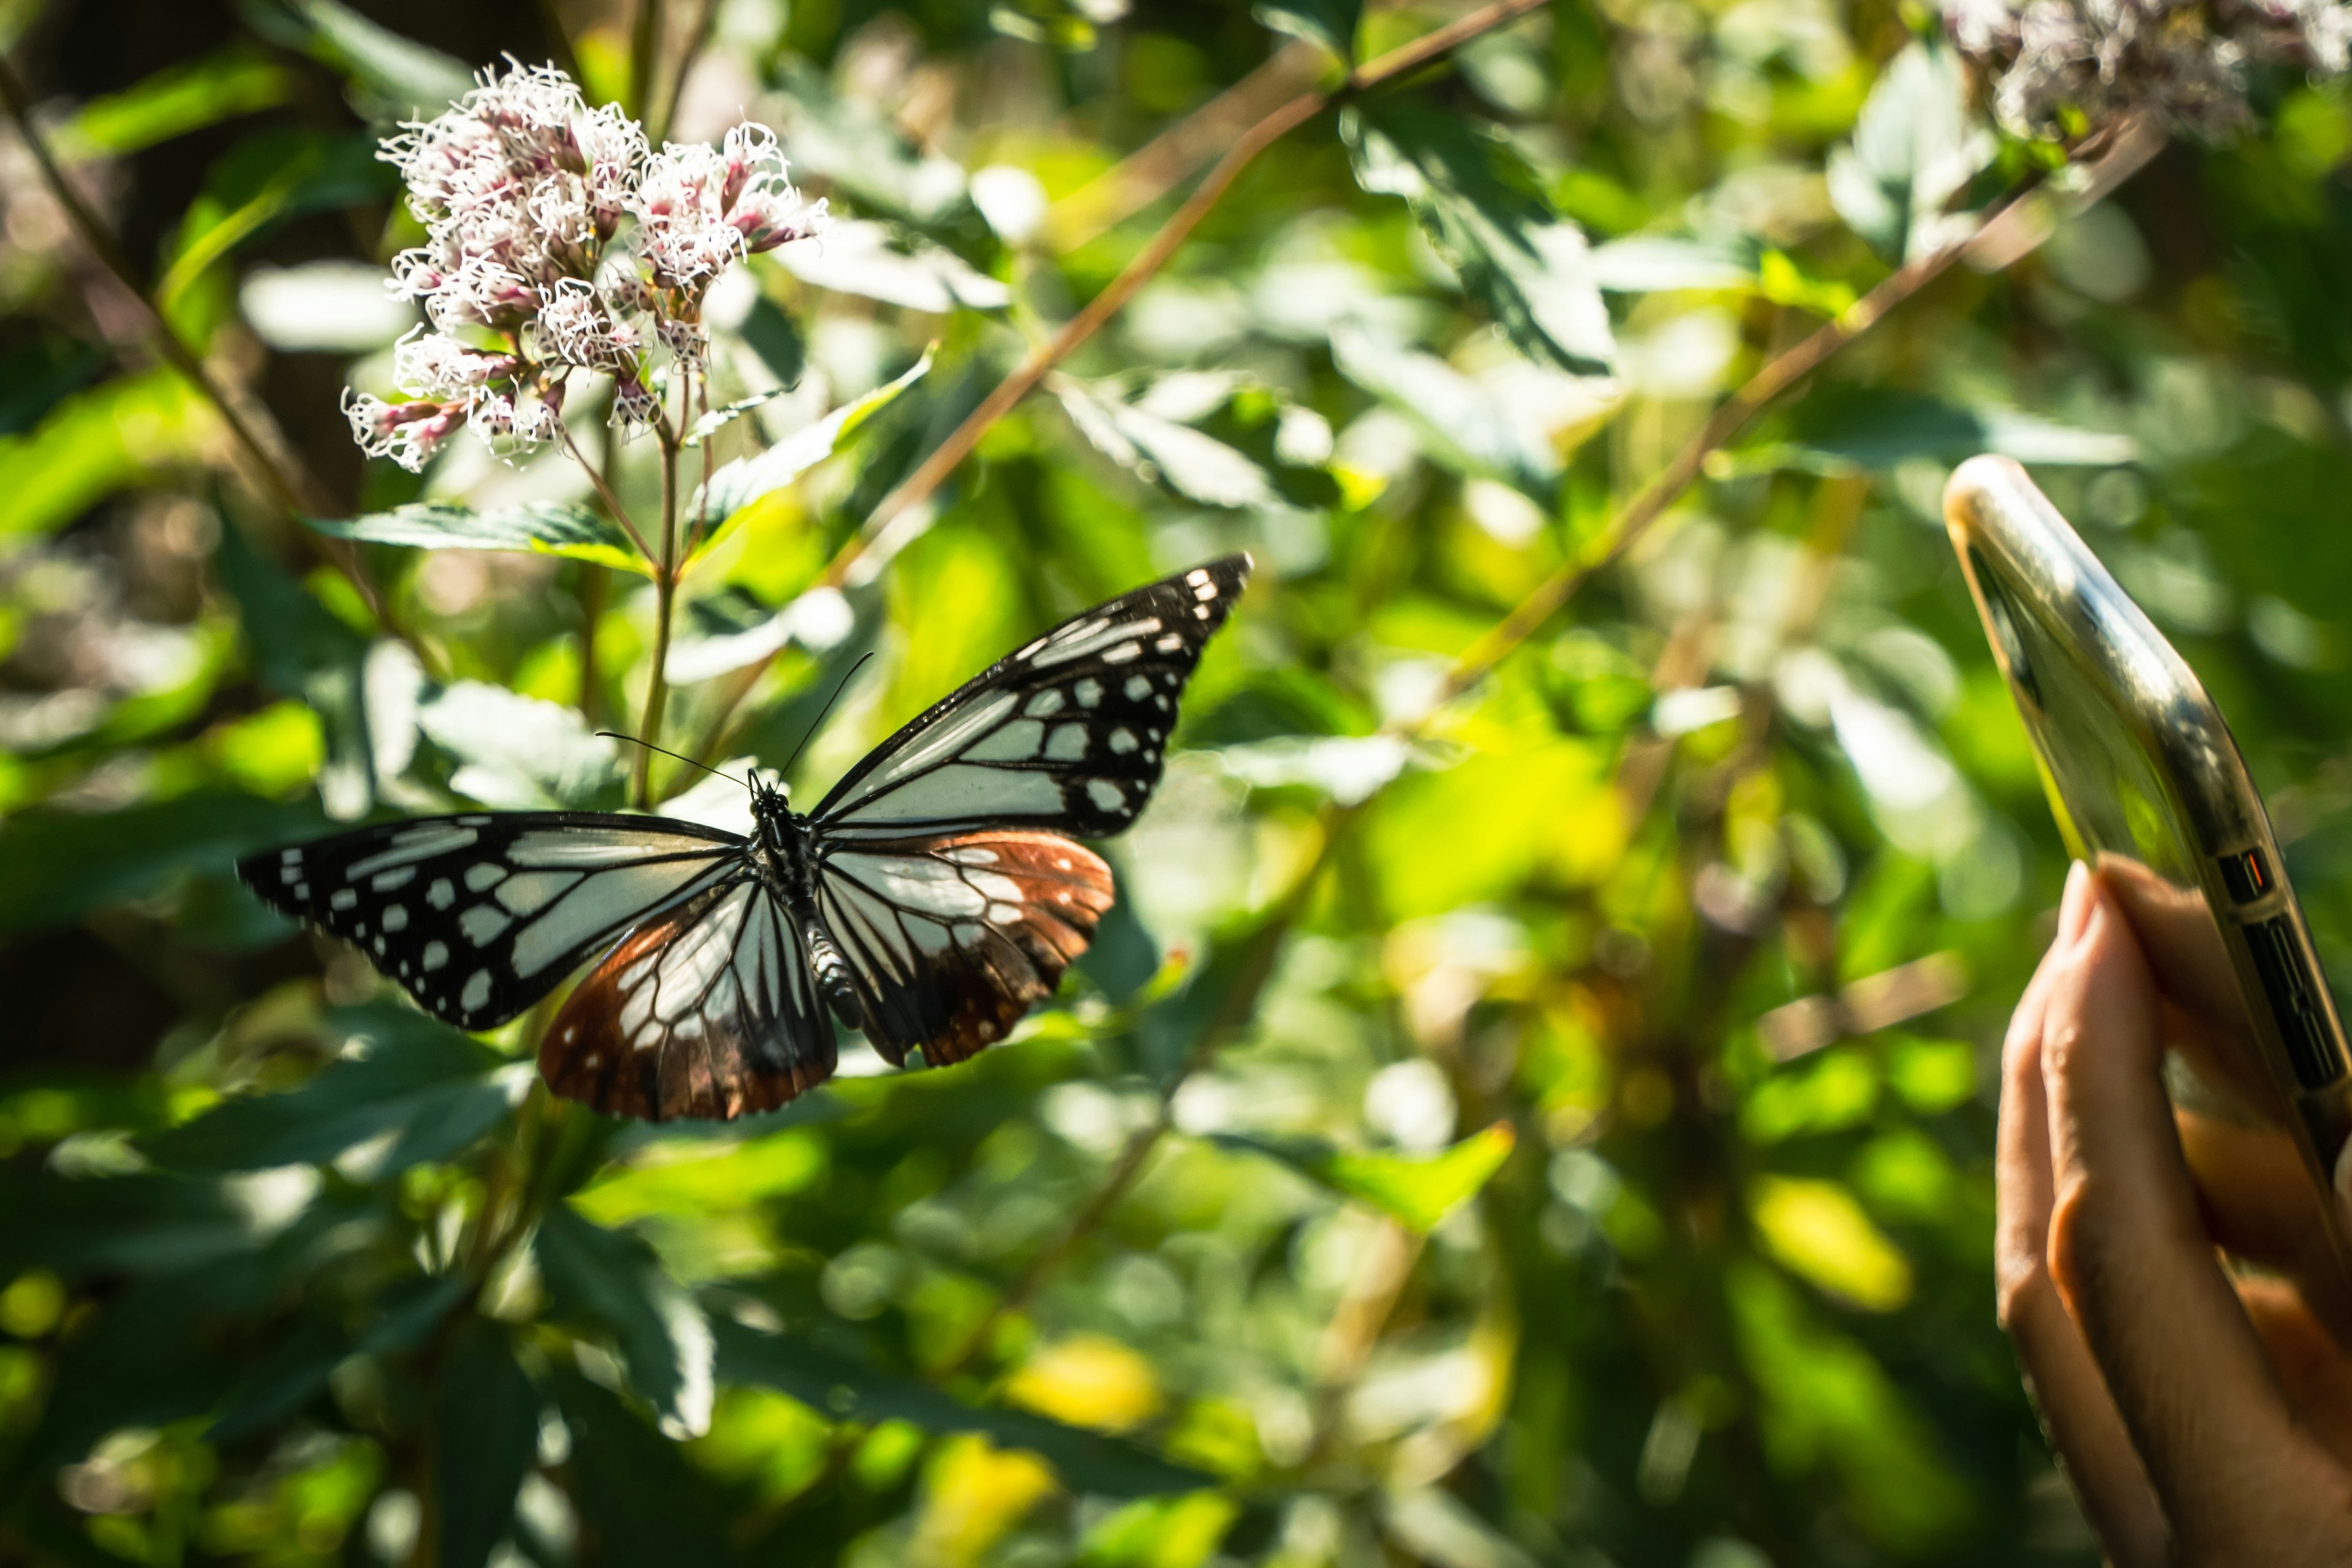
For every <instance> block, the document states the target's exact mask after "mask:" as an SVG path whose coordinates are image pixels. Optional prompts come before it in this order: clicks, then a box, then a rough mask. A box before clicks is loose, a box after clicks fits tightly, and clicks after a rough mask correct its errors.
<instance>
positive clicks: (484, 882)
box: [466, 860, 507, 893]
mask: <svg viewBox="0 0 2352 1568" xmlns="http://www.w3.org/2000/svg"><path fill="white" fill-rule="evenodd" d="M506 875H507V868H505V867H504V866H501V865H499V864H498V863H497V862H496V861H491V860H485V861H483V862H482V863H481V864H480V865H478V866H468V867H467V868H466V891H467V892H469V893H478V892H480V891H481V890H482V889H484V888H495V887H497V886H498V885H499V883H500V882H502V881H504V880H506Z"/></svg>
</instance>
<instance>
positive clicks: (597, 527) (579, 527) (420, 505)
mask: <svg viewBox="0 0 2352 1568" xmlns="http://www.w3.org/2000/svg"><path fill="white" fill-rule="evenodd" d="M730 466H731V465H730ZM722 471H723V470H722ZM304 521H307V522H308V523H309V524H310V526H311V527H312V528H315V529H317V530H318V531H320V532H321V533H331V534H333V535H334V536H335V537H336V538H338V539H359V540H365V541H366V542H369V543H371V544H405V545H409V546H412V547H414V548H415V549H418V550H511V551H516V552H530V553H534V554H540V555H562V556H568V557H569V558H571V559H572V560H574V561H593V562H594V563H596V564H598V565H600V566H617V567H619V568H621V569H622V570H623V571H627V572H637V573H646V574H649V573H651V571H652V570H653V567H652V564H651V563H649V562H647V561H646V558H645V557H644V556H643V555H641V554H639V553H638V552H637V547H636V545H635V542H632V541H631V540H630V538H629V536H628V534H627V533H625V532H624V531H622V529H621V526H620V524H618V523H616V522H614V521H611V520H610V519H608V518H605V517H603V516H601V515H599V514H598V513H597V512H595V511H594V510H591V509H590V508H588V507H586V506H583V505H581V504H580V503H578V502H576V501H547V500H542V501H523V502H520V503H518V504H516V505H513V506H502V507H494V508H492V509H491V510H488V511H476V510H474V509H473V508H471V507H468V506H461V505H459V504H458V503H457V502H455V501H437V500H436V501H412V502H411V503H409V504H408V505H406V506H396V507H394V508H393V509H392V510H390V511H378V512H370V513H369V514H368V515H367V516H365V517H354V518H346V519H343V520H341V521H322V520H321V519H319V518H306V519H304Z"/></svg>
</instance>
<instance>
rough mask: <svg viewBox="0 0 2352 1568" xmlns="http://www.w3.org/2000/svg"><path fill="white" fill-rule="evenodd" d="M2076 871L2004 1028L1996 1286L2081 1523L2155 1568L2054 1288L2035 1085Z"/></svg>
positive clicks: (2124, 1452) (2151, 1503)
mask: <svg viewBox="0 0 2352 1568" xmlns="http://www.w3.org/2000/svg"><path fill="white" fill-rule="evenodd" d="M2083 880H2084V877H2083V868H2082V866H2081V865H2080V864H2079V863H2078V864H2077V865H2076V867H2075V868H2074V874H2073V875H2071V876H2070V877H2069V878H2068V880H2067V899H2066V902H2065V904H2064V906H2063V907H2062V909H2061V911H2060V916H2059V922H2058V936H2057V939H2056V941H2055V942H2053V943H2052V945H2051V951H2050V952H2049V953H2046V954H2044V955H2043V958H2042V966H2041V967H2040V968H2039V969H2037V970H2036V971H2035V972H2034V975H2033V979H2032V983H2031V984H2028V985H2027V986H2026V989H2025V994H2024V995H2023V997H2021V999H2020V1000H2019V1002H2018V1005H2017V1011H2016V1013H2015V1014H2014V1015H2012V1016H2011V1020H2010V1027H2009V1037H2008V1039H2007V1040H2006V1041H2005V1042H2004V1044H2003V1046H2002V1051H2001V1088H2000V1137H1999V1142H1998V1144H1997V1146H1996V1156H1995V1165H1994V1170H1995V1178H1994V1190H1995V1194H1996V1197H1997V1200H1998V1203H1999V1209H1998V1215H1999V1219H1998V1225H1997V1228H1996V1231H1995V1236H1996V1246H1995V1278H1996V1281H1997V1284H1998V1288H1999V1291H2000V1295H1999V1303H2000V1323H2001V1327H2002V1328H2003V1329H2005V1330H2007V1331H2008V1332H2009V1335H2010V1338H2011V1341H2012V1342H2014V1343H2015V1344H2016V1346H2017V1356H2018V1360H2019V1362H2020V1363H2021V1364H2022V1365H2023V1367H2024V1369H2025V1378H2026V1387H2027V1390H2028V1392H2029V1393H2031V1394H2032V1396H2033V1400H2034V1403H2035V1405H2037V1406H2038V1407H2039V1409H2040V1410H2041V1413H2042V1426H2043V1431H2044V1435H2045V1436H2047V1437H2048V1439H2049V1442H2050V1446H2051V1447H2052V1448H2053V1450H2054V1451H2055V1452H2056V1453H2057V1455H2058V1456H2059V1458H2060V1459H2061V1461H2062V1463H2063V1466H2064V1468H2065V1471H2066V1475H2067V1479H2069V1480H2070V1481H2072V1482H2073V1483H2074V1492H2075V1495H2076V1497H2077V1498H2078V1499H2079V1500H2081V1503H2082V1507H2083V1512H2084V1517H2086V1518H2087V1519H2088V1520H2089V1521H2090V1522H2091V1527H2092V1529H2093V1530H2094V1531H2096V1532H2097V1534H2098V1538H2099V1541H2100V1542H2101V1543H2102V1545H2103V1546H2104V1547H2105V1550H2106V1554H2107V1559H2108V1561H2109V1562H2111V1563H2116V1564H2117V1565H2118V1568H2138V1565H2139V1564H2143V1563H2147V1564H2155V1563H2161V1562H2162V1561H2163V1558H2164V1551H2165V1531H2164V1519H2163V1515H2162V1513H2161V1511H2160V1510H2158V1507H2157V1501H2156V1494H2155V1493H2154V1491H2153V1490H2151V1489H2150V1488H2149V1486H2148V1484H2147V1472H2146V1471H2145V1470H2143V1469H2142V1468H2140V1463H2139V1457H2138V1456H2137V1455H2136V1454H2135V1453H2133V1452H2132V1447H2131V1439H2130V1436H2129V1435H2128V1434H2127V1433H2126V1430H2125V1427H2124V1424H2123V1417H2122V1416H2121V1415H2119V1414H2118V1413H2117V1411H2116V1405H2115V1401H2114V1400H2113V1399H2112V1398H2110V1397H2109V1396H2108V1394H2107V1389H2106V1384H2105V1383H2103V1382H2102V1381H2101V1380H2100V1377H2099V1370H2098V1365H2097V1363H2095V1361H2094V1360H2093V1359H2092V1356H2091V1351H2090V1346H2089V1345H2088V1344H2087V1343H2085V1342H2084V1339H2083V1334H2082V1331H2081V1329H2079V1328H2078V1327H2076V1325H2075V1323H2074V1319H2073V1318H2071V1317H2069V1316H2068V1315H2067V1313H2066V1308H2065V1305H2064V1303H2063V1302H2062V1301H2061V1300H2059V1297H2058V1291H2057V1288H2056V1287H2055V1286H2054V1285H2053V1284H2052V1282H2051V1279H2050V1271H2049V1268H2048V1266H2047V1262H2046V1259H2047V1258H2048V1256H2049V1235H2050V1210H2051V1204H2052V1170H2051V1157H2050V1121H2049V1110H2048V1097H2047V1093H2046V1091H2045V1089H2043V1087H2042V1016H2043V1014H2044V1012H2045V1011H2046V1006H2047V1003H2048V999H2049V994H2050V990H2051V987H2052V985H2053V984H2054V981H2055V976H2056V975H2057V973H2058V972H2059V971H2060V969H2061V968H2063V962H2062V955H2063V953H2064V952H2066V951H2067V949H2068V948H2069V947H2070V946H2071V945H2072V943H2073V941H2074V937H2075V935H2076V934H2077V932H2078V931H2079V928H2080V925H2081V917H2082V914H2083V913H2084V911H2085V910H2086V907H2087V900H2086V889H2084V888H2083V887H2082V883H2083Z"/></svg>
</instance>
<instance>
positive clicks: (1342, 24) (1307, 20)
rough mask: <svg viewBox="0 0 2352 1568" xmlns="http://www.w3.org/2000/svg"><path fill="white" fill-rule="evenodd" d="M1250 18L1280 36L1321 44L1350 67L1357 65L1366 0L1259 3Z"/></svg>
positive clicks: (1310, 0)
mask: <svg viewBox="0 0 2352 1568" xmlns="http://www.w3.org/2000/svg"><path fill="white" fill-rule="evenodd" d="M1250 15H1251V16H1255V17H1256V18H1257V19H1258V20H1259V21H1260V22H1262V23H1264V24H1265V26H1269V27H1272V28H1273V29H1274V30H1275V31H1276V32H1278V33H1288V34H1290V35H1291V36H1292V37H1300V38H1305V39H1306V40H1307V42H1308V43H1310V44H1320V45H1321V46H1322V47H1325V48H1327V49H1328V50H1330V51H1331V52H1332V53H1333V54H1335V55H1337V56H1339V58H1340V59H1342V60H1344V61H1346V62H1347V63H1348V64H1349V65H1354V64H1355V63H1356V29H1357V27H1358V26H1360V25H1361V24H1362V22H1363V19H1364V6H1363V0H1258V4H1257V5H1255V6H1253V7H1252V8H1251V10H1250Z"/></svg>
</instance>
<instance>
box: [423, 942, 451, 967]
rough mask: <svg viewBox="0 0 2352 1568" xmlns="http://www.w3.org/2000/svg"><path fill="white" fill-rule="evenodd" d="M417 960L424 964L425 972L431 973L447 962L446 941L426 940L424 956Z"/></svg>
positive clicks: (447, 947) (447, 946)
mask: <svg viewBox="0 0 2352 1568" xmlns="http://www.w3.org/2000/svg"><path fill="white" fill-rule="evenodd" d="M417 962H418V963H421V964H423V965H424V966H425V973H427V974H430V973H433V972H434V971H435V970H436V969H438V968H440V967H441V966H442V965H443V964H445V963H448V962H449V944H448V943H447V942H426V943H425V956H424V957H422V958H420V959H419V960H417Z"/></svg>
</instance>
